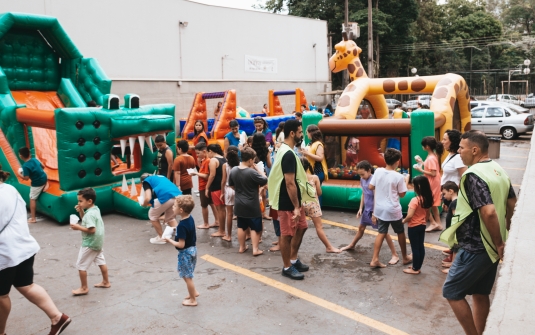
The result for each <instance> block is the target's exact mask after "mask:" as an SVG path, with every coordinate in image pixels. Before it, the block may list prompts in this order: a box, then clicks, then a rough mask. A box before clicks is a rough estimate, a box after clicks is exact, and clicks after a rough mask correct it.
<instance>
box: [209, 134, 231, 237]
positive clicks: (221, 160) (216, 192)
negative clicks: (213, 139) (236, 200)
mask: <svg viewBox="0 0 535 335" xmlns="http://www.w3.org/2000/svg"><path fill="white" fill-rule="evenodd" d="M227 149H228V147H227ZM206 150H207V152H208V157H209V158H210V163H209V165H208V168H209V170H210V172H209V174H208V181H207V182H206V191H205V192H206V196H210V197H211V198H212V203H213V204H214V206H215V209H216V210H215V212H216V214H217V221H218V222H219V229H218V231H217V232H215V233H213V234H212V235H210V236H212V237H224V236H225V220H226V218H225V203H224V202H223V201H222V200H221V179H223V164H225V163H226V162H227V160H226V159H225V157H223V155H224V153H223V150H222V149H221V146H220V145H219V144H209V145H208V146H207V147H206Z"/></svg>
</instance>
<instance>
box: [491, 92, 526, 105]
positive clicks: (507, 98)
mask: <svg viewBox="0 0 535 335" xmlns="http://www.w3.org/2000/svg"><path fill="white" fill-rule="evenodd" d="M487 101H500V102H508V103H510V104H514V105H519V106H522V107H524V101H522V100H519V99H518V98H517V97H515V96H514V95H512V94H493V95H491V96H490V97H488V98H487Z"/></svg>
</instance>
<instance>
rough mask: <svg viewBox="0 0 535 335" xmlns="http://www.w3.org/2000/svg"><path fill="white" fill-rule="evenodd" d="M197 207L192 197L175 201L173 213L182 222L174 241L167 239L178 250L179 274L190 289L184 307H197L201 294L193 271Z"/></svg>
mask: <svg viewBox="0 0 535 335" xmlns="http://www.w3.org/2000/svg"><path fill="white" fill-rule="evenodd" d="M194 207H195V201H194V200H193V197H192V196H191V195H181V196H178V197H177V198H176V200H175V205H174V206H173V211H174V212H175V215H179V216H180V222H179V223H178V226H177V227H176V234H175V238H174V240H171V239H169V238H165V241H166V242H167V243H170V244H172V245H174V246H175V248H176V249H177V250H178V274H179V276H180V278H184V281H185V282H186V286H187V287H188V293H189V294H188V296H187V297H186V298H185V299H184V301H182V305H184V306H197V297H198V296H199V292H197V290H196V289H195V284H193V271H194V270H195V264H197V247H196V242H197V235H196V233H195V221H194V220H193V217H192V216H191V211H193V208H194Z"/></svg>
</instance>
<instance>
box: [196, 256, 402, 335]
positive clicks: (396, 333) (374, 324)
mask: <svg viewBox="0 0 535 335" xmlns="http://www.w3.org/2000/svg"><path fill="white" fill-rule="evenodd" d="M201 258H202V259H204V260H205V261H207V262H210V263H212V264H215V265H217V266H220V267H222V268H225V269H227V270H231V271H234V272H236V273H239V274H241V275H244V276H246V277H249V278H251V279H254V280H256V281H259V282H261V283H263V284H265V285H268V286H271V287H274V288H276V289H279V290H281V291H283V292H286V293H288V294H291V295H293V296H295V297H298V298H300V299H303V300H306V301H308V302H311V303H313V304H315V305H317V306H320V307H323V308H325V309H328V310H330V311H332V312H335V313H338V314H340V315H342V316H345V317H347V318H349V319H352V320H354V321H357V322H359V323H362V324H364V325H366V326H368V327H371V328H374V329H377V330H379V331H381V332H383V333H385V334H392V335H408V333H405V332H404V331H401V330H399V329H396V328H393V327H391V326H389V325H387V324H384V323H382V322H379V321H376V320H374V319H372V318H369V317H367V316H364V315H362V314H359V313H357V312H353V311H352V310H349V309H347V308H345V307H342V306H340V305H337V304H335V303H332V302H330V301H327V300H325V299H322V298H319V297H316V296H314V295H312V294H310V293H307V292H305V291H302V290H300V289H297V288H295V287H293V286H290V285H287V284H284V283H281V282H279V281H277V280H274V279H271V278H268V277H266V276H263V275H261V274H258V273H256V272H253V271H251V270H247V269H245V268H242V267H239V266H236V265H234V264H230V263H227V262H225V261H223V260H220V259H219V258H216V257H214V256H210V255H204V256H201Z"/></svg>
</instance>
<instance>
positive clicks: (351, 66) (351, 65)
mask: <svg viewBox="0 0 535 335" xmlns="http://www.w3.org/2000/svg"><path fill="white" fill-rule="evenodd" d="M356 69H357V68H356V67H355V65H354V64H349V65H348V66H347V71H349V73H353V72H355V70H356Z"/></svg>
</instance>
